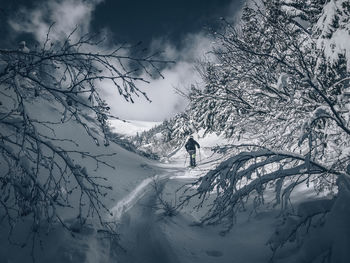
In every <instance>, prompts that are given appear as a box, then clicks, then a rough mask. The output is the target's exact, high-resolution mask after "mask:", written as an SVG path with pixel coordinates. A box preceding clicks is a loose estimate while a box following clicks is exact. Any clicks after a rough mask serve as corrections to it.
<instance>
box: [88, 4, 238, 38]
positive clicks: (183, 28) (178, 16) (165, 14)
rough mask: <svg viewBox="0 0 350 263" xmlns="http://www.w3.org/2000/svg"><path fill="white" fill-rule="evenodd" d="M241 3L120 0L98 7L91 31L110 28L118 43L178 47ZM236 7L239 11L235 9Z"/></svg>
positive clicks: (229, 13) (228, 13)
mask: <svg viewBox="0 0 350 263" xmlns="http://www.w3.org/2000/svg"><path fill="white" fill-rule="evenodd" d="M241 2H242V0H177V1H171V0H168V1H166V0H148V1H144V0H119V1H104V2H103V3H101V4H99V5H98V6H97V7H96V10H95V15H94V18H93V20H92V28H94V30H98V29H100V28H103V27H107V28H109V29H110V30H111V31H112V32H114V34H115V38H116V39H117V40H119V41H126V42H138V41H140V40H142V41H144V42H146V43H150V42H151V41H152V39H154V38H159V37H162V38H166V39H167V40H168V41H170V42H172V43H174V44H176V45H177V44H179V43H181V39H182V38H183V37H184V36H185V35H186V34H188V33H194V32H198V31H200V30H202V29H203V27H205V26H207V27H212V26H215V23H216V22H217V21H218V18H219V17H221V16H228V15H231V13H232V12H234V11H235V10H234V9H236V10H239V8H240V5H241ZM235 7H236V8H235Z"/></svg>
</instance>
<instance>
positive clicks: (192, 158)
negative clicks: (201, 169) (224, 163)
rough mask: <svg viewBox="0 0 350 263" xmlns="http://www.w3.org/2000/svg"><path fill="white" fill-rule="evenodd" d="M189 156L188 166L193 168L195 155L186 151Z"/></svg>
mask: <svg viewBox="0 0 350 263" xmlns="http://www.w3.org/2000/svg"><path fill="white" fill-rule="evenodd" d="M188 153H189V155H190V165H191V166H192V167H193V166H195V164H196V162H195V159H194V158H195V156H196V155H195V153H194V151H188Z"/></svg>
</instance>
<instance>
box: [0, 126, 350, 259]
mask: <svg viewBox="0 0 350 263" xmlns="http://www.w3.org/2000/svg"><path fill="white" fill-rule="evenodd" d="M69 127H70V128H69ZM66 129H68V130H66ZM70 129H74V125H71V126H68V127H65V132H67V133H68V132H72V131H73V130H70ZM135 129H136V130H137V128H136V127H135ZM58 134H60V132H58ZM200 135H201V134H200ZM78 137H80V139H79V138H78ZM76 139H77V140H82V138H81V136H77V138H76ZM195 139H196V140H197V141H198V142H199V143H200V145H201V152H200V154H199V153H198V155H197V156H198V157H197V158H198V163H199V165H198V167H196V168H195V169H189V168H187V166H188V160H187V159H186V158H188V156H187V155H186V151H185V149H184V148H182V149H178V151H176V153H175V154H174V155H173V156H172V157H171V158H170V159H169V163H168V164H161V163H158V162H153V161H149V160H146V159H144V158H142V157H140V156H138V155H136V154H134V153H130V152H128V151H126V150H124V149H122V148H121V147H119V146H118V145H116V144H114V143H112V144H111V145H110V146H109V147H107V148H101V149H100V148H97V149H98V150H97V151H106V150H107V151H108V152H116V153H117V155H116V156H113V157H110V160H109V161H111V162H112V163H114V164H115V165H116V166H117V169H116V170H113V169H110V168H102V167H101V168H100V169H99V170H98V173H101V174H103V175H104V176H106V177H107V178H108V179H109V183H110V184H111V185H112V186H113V188H114V189H115V190H114V191H113V192H112V193H110V196H109V199H106V202H107V205H108V207H109V208H110V209H111V212H112V215H106V217H108V218H110V219H111V220H115V221H117V222H119V230H118V231H119V233H120V244H115V243H110V242H109V240H108V239H105V238H103V235H101V234H100V233H99V231H98V229H96V224H94V222H91V223H90V224H88V225H87V226H86V227H84V228H83V229H82V230H80V231H79V232H78V233H74V236H72V235H71V234H69V233H68V232H67V231H65V230H64V229H62V227H60V226H56V227H55V228H53V229H52V232H50V234H49V235H48V236H46V235H45V234H43V235H42V236H41V238H42V247H41V248H37V249H36V251H35V255H36V262H52V263H56V262H57V263H59V262H91V263H92V262H102V263H103V262H106V263H107V262H121V263H133V262H134V263H139V262H143V263H148V262H149V263H151V262H152V263H157V262H159V263H167V262H169V263H172V262H181V263H187V262H188V263H190V262H191V263H192V262H201V263H211V262H215V263H216V262H222V263H227V262H237V263H240V262H242V263H246V262H250V263H255V262H256V263H261V262H268V261H269V259H270V258H271V255H272V252H271V250H270V248H269V246H267V245H266V243H267V242H268V241H270V242H271V237H274V232H275V230H274V229H275V227H276V217H277V215H278V214H279V212H280V211H279V210H266V211H260V212H258V213H256V214H253V215H252V214H249V213H248V212H242V213H241V214H240V215H239V216H238V218H237V222H236V225H235V227H234V228H233V229H232V231H231V232H229V233H228V234H226V235H224V236H222V235H221V234H220V233H221V230H222V228H221V226H206V227H200V226H198V224H197V223H198V222H199V220H200V218H201V217H202V216H203V214H204V213H205V212H206V211H205V209H200V210H195V209H193V206H194V204H195V200H193V201H191V203H190V204H189V205H188V206H185V207H184V208H183V209H182V210H180V211H179V212H178V213H177V214H176V215H175V216H173V217H166V216H164V214H163V212H162V209H161V207H159V204H158V202H157V197H156V194H155V191H154V183H155V182H158V183H159V184H160V185H161V189H162V197H163V198H164V199H165V200H166V201H168V202H169V203H172V204H173V205H176V201H177V196H176V191H177V189H179V187H180V186H182V185H183V184H184V183H191V182H193V181H194V180H195V179H196V178H198V177H199V176H201V175H203V173H205V172H206V171H208V170H209V169H211V168H212V167H213V166H214V165H215V164H216V163H217V161H218V158H219V157H220V156H219V155H213V154H212V152H211V151H210V148H211V147H213V146H218V144H219V145H223V144H226V143H227V141H225V140H224V139H223V138H220V137H217V136H216V135H213V134H209V135H207V136H206V137H205V138H202V137H201V136H199V137H198V135H197V136H195ZM85 147H87V146H86V145H85ZM86 150H90V151H92V152H94V151H96V147H87V148H86ZM86 165H87V166H88V167H89V164H88V163H86ZM90 165H91V164H90ZM345 193H347V192H345ZM269 198H270V199H272V198H273V193H271V197H269ZM346 198H347V197H345V196H344V197H343V199H344V200H346ZM267 199H268V198H267ZM295 199H296V200H297V202H300V201H305V200H307V199H309V200H312V199H313V195H312V194H311V192H310V189H309V188H306V187H305V188H300V189H297V191H296V192H295ZM343 199H340V201H339V203H338V208H337V209H338V210H339V211H341V213H344V212H345V213H347V214H350V213H349V211H347V210H346V207H347V206H344V203H342V202H341V200H343ZM311 204H312V202H311ZM308 207H310V206H308V205H307V204H305V205H303V206H301V207H300V209H299V212H300V214H302V215H303V214H305V213H308V212H310V211H312V210H310V209H308ZM248 211H249V209H248ZM346 220H348V219H346ZM66 221H67V223H68V224H71V226H74V220H73V218H72V217H70V216H69V215H67V217H66ZM327 224H329V226H328V227H327V228H325V229H324V230H322V231H321V232H320V233H319V234H318V235H317V236H316V238H317V237H319V238H321V237H322V238H323V239H324V240H328V241H325V242H332V239H331V240H329V239H327V236H328V235H329V234H330V232H329V231H331V230H332V229H335V231H336V233H335V232H334V234H333V236H334V237H336V236H337V234H338V233H340V234H341V236H343V237H344V240H345V241H346V242H347V243H346V244H349V242H348V240H346V239H348V237H349V236H350V235H348V234H347V231H348V230H347V229H348V228H346V225H347V223H346V222H345V221H344V218H340V217H339V216H336V217H334V220H331V221H329V223H327ZM24 227H25V225H24ZM0 231H1V235H0V244H1V246H0V262H6V263H9V262H11V263H16V262H30V258H29V254H30V248H29V247H27V248H23V249H19V248H18V247H17V246H10V245H8V242H7V236H6V234H5V233H6V229H4V228H1V229H0ZM21 234H22V233H21V229H19V230H18V232H17V233H16V235H21ZM334 240H335V241H336V242H338V241H339V239H334ZM315 244H316V245H315ZM317 244H318V242H315V240H314V238H310V240H307V241H306V242H305V244H304V245H305V246H308V247H309V249H310V251H313V252H314V253H317V252H318V250H319V249H317ZM326 245H328V244H326ZM120 246H121V247H120ZM336 247H337V248H339V246H336ZM18 251H20V252H21V253H18ZM252 251H254V253H252ZM291 251H292V250H289V251H288V253H287V252H285V254H283V253H282V254H281V255H279V258H277V259H278V260H281V261H279V262H308V261H307V258H308V257H309V255H305V254H296V255H297V258H298V259H300V260H304V261H293V260H294V259H295V257H290V255H291V254H290V253H291ZM292 252H293V251H292ZM286 257H287V258H286ZM288 258H291V259H293V260H287V259H288ZM305 260H306V261H305ZM341 262H346V261H341Z"/></svg>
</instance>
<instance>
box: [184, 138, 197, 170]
mask: <svg viewBox="0 0 350 263" xmlns="http://www.w3.org/2000/svg"><path fill="white" fill-rule="evenodd" d="M196 147H197V148H198V149H199V148H200V146H199V143H198V142H196V141H195V140H194V139H193V136H192V135H191V136H190V138H189V139H188V141H187V142H186V144H185V148H186V151H187V152H188V154H189V155H190V165H191V167H195V166H196Z"/></svg>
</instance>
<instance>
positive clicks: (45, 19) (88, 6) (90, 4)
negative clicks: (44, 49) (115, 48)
mask: <svg viewBox="0 0 350 263" xmlns="http://www.w3.org/2000/svg"><path fill="white" fill-rule="evenodd" d="M102 1H103V0H51V1H44V2H41V3H40V4H38V5H37V6H35V7H34V8H32V9H28V8H24V7H22V8H20V9H19V11H18V13H17V15H16V16H15V17H14V18H12V19H10V20H9V21H8V23H9V25H10V27H11V28H12V29H13V30H14V31H15V32H18V33H32V34H33V35H34V36H35V38H36V40H37V41H39V42H42V41H44V40H45V39H46V35H47V32H48V29H49V27H50V25H51V24H52V23H54V26H53V28H52V30H51V32H50V39H51V40H52V41H59V40H62V39H65V38H66V37H67V36H68V35H69V34H70V33H71V32H72V31H73V30H74V29H75V28H77V34H75V35H74V36H73V37H78V36H81V35H83V34H86V33H88V31H89V27H90V22H91V18H92V13H93V11H94V9H95V7H96V5H97V4H99V3H101V2H102Z"/></svg>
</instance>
